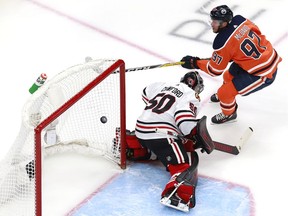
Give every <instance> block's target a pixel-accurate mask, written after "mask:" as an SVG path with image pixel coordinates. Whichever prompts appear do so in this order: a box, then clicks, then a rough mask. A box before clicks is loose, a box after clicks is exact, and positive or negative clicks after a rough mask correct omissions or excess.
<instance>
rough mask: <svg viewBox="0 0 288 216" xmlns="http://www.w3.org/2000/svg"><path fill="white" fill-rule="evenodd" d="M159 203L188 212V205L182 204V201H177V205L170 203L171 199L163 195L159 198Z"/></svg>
mask: <svg viewBox="0 0 288 216" xmlns="http://www.w3.org/2000/svg"><path fill="white" fill-rule="evenodd" d="M160 203H161V204H163V205H165V206H168V207H170V208H174V209H177V210H179V211H183V212H189V207H188V205H186V204H184V203H180V202H179V203H178V205H177V206H176V205H172V204H171V200H170V199H168V197H163V198H162V199H161V200H160Z"/></svg>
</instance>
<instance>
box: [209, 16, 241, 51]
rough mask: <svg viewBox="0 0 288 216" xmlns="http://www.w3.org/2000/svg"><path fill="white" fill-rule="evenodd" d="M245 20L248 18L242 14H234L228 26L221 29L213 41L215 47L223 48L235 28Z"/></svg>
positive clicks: (215, 48) (216, 48)
mask: <svg viewBox="0 0 288 216" xmlns="http://www.w3.org/2000/svg"><path fill="white" fill-rule="evenodd" d="M245 21H246V18H244V17H242V16H241V15H236V16H234V17H233V19H232V21H231V22H230V23H229V25H228V27H227V28H225V29H223V30H222V31H220V32H219V33H218V34H217V36H216V37H215V39H214V42H213V49H214V50H218V49H221V48H222V47H223V46H224V45H225V44H226V42H227V41H228V39H229V38H230V36H231V35H232V34H233V33H234V32H235V30H236V29H237V28H238V27H239V26H240V25H241V24H242V23H243V22H245Z"/></svg>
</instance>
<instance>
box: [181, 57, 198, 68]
mask: <svg viewBox="0 0 288 216" xmlns="http://www.w3.org/2000/svg"><path fill="white" fill-rule="evenodd" d="M199 59H200V58H199V57H195V56H188V55H187V56H184V57H183V58H182V59H181V62H184V64H182V65H181V66H182V67H184V68H187V69H199V67H198V65H197V61H198V60H199Z"/></svg>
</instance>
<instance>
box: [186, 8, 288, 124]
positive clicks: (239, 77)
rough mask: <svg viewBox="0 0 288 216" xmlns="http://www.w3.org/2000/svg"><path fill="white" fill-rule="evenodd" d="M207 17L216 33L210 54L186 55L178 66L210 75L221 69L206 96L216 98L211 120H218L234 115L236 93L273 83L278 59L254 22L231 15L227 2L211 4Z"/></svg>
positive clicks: (247, 93) (259, 88)
mask: <svg viewBox="0 0 288 216" xmlns="http://www.w3.org/2000/svg"><path fill="white" fill-rule="evenodd" d="M210 18H211V27H212V30H213V32H214V33H216V34H217V35H216V37H215V39H214V42H213V49H214V52H213V53H212V56H211V58H209V59H200V58H199V57H195V56H188V55H187V56H185V57H183V58H182V59H181V61H182V62H184V64H182V67H184V68H187V69H200V70H202V71H204V72H206V73H208V74H209V75H211V76H219V75H221V74H222V73H223V84H222V86H221V87H220V88H219V89H218V91H217V93H215V94H213V95H212V96H211V98H210V99H211V101H212V102H220V107H221V110H222V112H221V113H219V114H217V115H215V116H213V117H212V119H211V121H212V123H215V124H221V123H224V122H228V121H232V120H234V119H236V118H237V107H238V105H237V103H236V99H235V97H236V95H242V96H246V95H249V94H251V93H253V92H256V91H258V90H261V89H263V88H264V87H267V86H269V85H270V84H272V83H273V81H274V79H275V77H276V74H277V67H278V64H279V63H280V62H281V60H282V59H281V57H280V56H279V55H278V54H277V52H276V50H275V49H274V48H273V46H272V45H271V43H270V42H269V41H268V40H267V39H266V37H265V36H264V35H263V34H262V33H261V31H260V29H259V28H258V27H257V26H256V25H255V24H254V23H252V22H251V21H250V20H248V19H246V18H244V17H243V16H241V15H236V16H233V12H232V11H231V9H230V8H229V7H228V6H226V5H221V6H218V7H215V8H213V9H212V10H211V12H210ZM229 63H231V64H230V66H229V69H228V70H226V67H227V66H228V64H229Z"/></svg>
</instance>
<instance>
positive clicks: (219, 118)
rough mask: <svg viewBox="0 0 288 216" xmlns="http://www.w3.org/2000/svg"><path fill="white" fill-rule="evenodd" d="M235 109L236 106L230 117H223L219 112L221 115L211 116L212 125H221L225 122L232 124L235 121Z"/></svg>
mask: <svg viewBox="0 0 288 216" xmlns="http://www.w3.org/2000/svg"><path fill="white" fill-rule="evenodd" d="M237 108H238V105H237V104H236V108H235V111H234V113H232V114H231V115H224V114H223V113H222V112H221V113H219V114H217V115H215V116H213V117H212V118H211V121H212V123H214V124H223V123H225V122H234V121H235V119H236V118H237Z"/></svg>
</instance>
